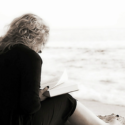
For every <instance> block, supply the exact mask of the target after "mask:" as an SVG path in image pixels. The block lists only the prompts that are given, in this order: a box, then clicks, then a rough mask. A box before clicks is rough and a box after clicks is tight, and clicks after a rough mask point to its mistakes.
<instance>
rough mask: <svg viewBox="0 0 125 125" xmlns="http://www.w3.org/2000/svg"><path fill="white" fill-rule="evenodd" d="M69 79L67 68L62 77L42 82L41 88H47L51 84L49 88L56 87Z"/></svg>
mask: <svg viewBox="0 0 125 125" xmlns="http://www.w3.org/2000/svg"><path fill="white" fill-rule="evenodd" d="M67 80H68V75H67V72H66V70H64V72H63V74H62V76H61V77H59V76H58V77H55V78H53V79H50V80H47V81H45V82H42V84H41V85H40V89H43V88H45V87H46V86H49V90H50V89H53V88H55V87H56V86H58V85H60V84H62V83H64V82H66V81H67Z"/></svg>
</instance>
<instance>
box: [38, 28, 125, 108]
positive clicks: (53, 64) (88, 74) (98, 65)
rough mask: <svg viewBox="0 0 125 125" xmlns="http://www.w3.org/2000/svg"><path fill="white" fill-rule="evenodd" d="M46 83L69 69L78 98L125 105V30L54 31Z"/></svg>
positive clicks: (46, 58)
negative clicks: (76, 87)
mask: <svg viewBox="0 0 125 125" xmlns="http://www.w3.org/2000/svg"><path fill="white" fill-rule="evenodd" d="M40 56H41V58H42V60H43V65H42V75H41V84H42V80H43V81H44V80H47V79H51V78H54V77H56V76H61V74H62V73H63V71H64V69H66V70H67V73H68V77H69V80H68V82H70V83H77V84H78V86H79V91H76V92H73V93H71V95H72V96H74V97H75V98H81V99H85V100H92V101H98V102H102V103H105V104H114V105H121V106H125V29H52V30H51V29H50V37H49V40H48V42H47V44H46V46H45V48H44V49H43V51H42V53H41V54H40Z"/></svg>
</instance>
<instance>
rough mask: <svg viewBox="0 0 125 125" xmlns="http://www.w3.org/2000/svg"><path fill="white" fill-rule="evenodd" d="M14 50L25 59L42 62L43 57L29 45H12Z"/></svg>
mask: <svg viewBox="0 0 125 125" xmlns="http://www.w3.org/2000/svg"><path fill="white" fill-rule="evenodd" d="M12 50H13V51H14V52H16V53H18V55H19V56H20V58H21V59H23V60H29V61H40V62H41V63H42V59H41V57H40V56H39V54H37V53H36V52H35V51H34V50H32V49H30V48H29V47H28V46H26V45H23V44H16V45H14V46H13V47H12Z"/></svg>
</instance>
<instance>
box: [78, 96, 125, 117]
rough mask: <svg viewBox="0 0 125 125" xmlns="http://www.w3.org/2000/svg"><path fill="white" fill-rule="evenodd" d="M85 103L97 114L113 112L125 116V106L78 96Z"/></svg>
mask: <svg viewBox="0 0 125 125" xmlns="http://www.w3.org/2000/svg"><path fill="white" fill-rule="evenodd" d="M77 100H78V101H80V102H81V103H82V104H83V105H85V106H86V107H87V108H88V109H90V110H91V111H92V112H93V113H94V114H95V115H111V114H112V113H114V114H116V115H120V116H122V117H125V111H124V110H125V106H118V105H113V104H104V103H101V102H97V101H90V100H84V99H80V98H77Z"/></svg>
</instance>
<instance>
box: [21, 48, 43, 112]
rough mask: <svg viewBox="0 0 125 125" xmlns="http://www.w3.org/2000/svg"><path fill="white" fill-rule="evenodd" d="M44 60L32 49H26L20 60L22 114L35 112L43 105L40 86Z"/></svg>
mask: <svg viewBox="0 0 125 125" xmlns="http://www.w3.org/2000/svg"><path fill="white" fill-rule="evenodd" d="M41 65H42V60H41V58H40V57H39V55H38V54H37V53H35V52H34V51H32V50H24V51H23V52H22V56H21V60H20V73H21V86H20V103H19V105H20V109H21V114H33V113H35V112H36V111H38V110H39V109H40V107H41V104H40V98H39V87H40V78H41Z"/></svg>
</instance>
